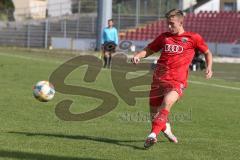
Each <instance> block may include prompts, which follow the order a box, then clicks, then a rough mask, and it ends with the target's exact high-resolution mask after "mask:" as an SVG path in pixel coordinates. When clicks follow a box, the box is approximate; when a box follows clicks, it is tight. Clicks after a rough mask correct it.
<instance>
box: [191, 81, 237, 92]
mask: <svg viewBox="0 0 240 160" xmlns="http://www.w3.org/2000/svg"><path fill="white" fill-rule="evenodd" d="M188 82H189V83H192V84H199V85H204V86H211V87H218V88H224V89H232V90H237V91H240V88H238V87H231V86H224V85H219V84H213V83H205V82H199V81H188Z"/></svg>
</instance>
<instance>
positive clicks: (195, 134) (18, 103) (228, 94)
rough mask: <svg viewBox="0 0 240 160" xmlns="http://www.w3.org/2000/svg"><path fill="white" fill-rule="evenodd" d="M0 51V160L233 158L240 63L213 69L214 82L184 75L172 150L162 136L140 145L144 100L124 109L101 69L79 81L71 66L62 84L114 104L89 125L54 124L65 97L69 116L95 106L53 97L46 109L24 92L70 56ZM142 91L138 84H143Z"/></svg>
mask: <svg viewBox="0 0 240 160" xmlns="http://www.w3.org/2000/svg"><path fill="white" fill-rule="evenodd" d="M41 52H42V51H41V50H39V51H28V50H23V49H5V48H1V49H0V77H1V78H0V84H1V89H0V123H1V128H0V159H4V160H5V159H21V160H22V159H26V160H33V159H34V160H39V159H41V160H48V159H52V160H88V159H89V160H102V159H107V160H128V159H129V160H144V159H152V160H155V159H156V160H159V159H161V160H174V159H179V160H215V159H227V160H230V159H232V160H235V159H239V157H240V153H239V148H240V139H239V135H240V126H239V124H240V123H239V117H240V116H239V115H240V82H239V81H240V70H239V68H240V65H239V64H215V65H214V75H215V76H214V78H213V79H211V80H209V81H207V80H205V79H204V77H203V76H204V72H195V73H191V76H190V80H191V82H190V83H189V87H188V89H186V90H185V93H184V97H183V98H182V99H181V101H179V102H178V103H177V104H176V105H175V106H174V107H173V109H172V113H171V121H172V123H173V124H172V127H173V131H174V133H175V135H176V136H177V137H178V139H179V144H172V143H170V142H168V141H167V139H165V138H164V137H163V136H162V135H160V137H159V142H158V143H157V144H156V145H155V146H154V147H153V148H151V149H149V150H144V149H143V143H144V140H145V138H146V136H147V134H148V133H149V130H150V123H149V121H148V118H147V117H148V110H149V109H148V99H147V98H138V99H137V104H136V106H128V105H127V104H126V103H125V102H124V101H123V100H122V99H121V98H120V97H119V96H118V95H117V93H116V91H115V89H114V87H113V85H112V83H111V79H110V72H109V70H107V69H104V70H102V71H101V73H100V75H99V76H98V78H97V80H96V82H95V83H85V82H84V83H83V79H82V78H83V76H84V74H85V70H86V67H79V68H78V69H76V70H75V71H74V72H72V73H71V75H70V76H69V77H68V78H67V80H66V83H69V84H74V85H84V84H85V85H87V86H88V87H90V88H95V89H98V90H103V91H106V92H109V93H112V94H113V95H115V96H117V97H118V99H119V104H118V106H117V107H116V108H115V109H114V110H113V111H112V112H110V113H108V114H106V115H104V116H102V117H99V118H96V119H92V120H89V121H84V122H79V121H77V122H71V121H62V120H60V119H59V118H58V117H57V116H56V115H55V105H56V104H57V103H58V102H59V101H61V100H63V99H66V98H69V99H73V100H74V103H73V105H72V107H71V111H72V112H73V113H79V112H85V111H88V110H91V109H93V108H95V107H96V106H97V105H98V104H99V103H100V101H99V100H95V99H92V98H87V97H82V96H71V95H64V94H60V93H56V95H55V97H54V99H53V100H52V101H50V102H47V103H42V102H38V101H37V100H36V99H34V98H33V96H32V86H33V85H34V84H35V83H36V82H37V81H39V80H47V79H48V78H49V76H50V74H51V73H52V72H53V71H54V70H55V69H56V68H57V67H58V66H59V65H61V64H62V63H64V62H65V61H66V60H67V59H69V58H71V57H72V56H73V55H72V54H65V53H63V52H61V53H59V54H57V53H55V52H57V51H52V52H50V53H45V52H43V53H41ZM145 87H146V86H145Z"/></svg>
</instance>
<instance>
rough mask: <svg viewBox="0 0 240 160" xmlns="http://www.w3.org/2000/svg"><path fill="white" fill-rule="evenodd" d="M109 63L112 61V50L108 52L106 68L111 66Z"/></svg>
mask: <svg viewBox="0 0 240 160" xmlns="http://www.w3.org/2000/svg"><path fill="white" fill-rule="evenodd" d="M111 63H112V52H109V55H108V68H110V67H111Z"/></svg>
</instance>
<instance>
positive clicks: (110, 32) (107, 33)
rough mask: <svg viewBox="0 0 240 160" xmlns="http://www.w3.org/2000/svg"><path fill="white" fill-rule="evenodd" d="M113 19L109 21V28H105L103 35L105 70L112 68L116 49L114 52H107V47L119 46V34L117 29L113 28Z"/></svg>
mask: <svg viewBox="0 0 240 160" xmlns="http://www.w3.org/2000/svg"><path fill="white" fill-rule="evenodd" d="M113 24H114V23H113V19H109V20H108V27H106V28H104V30H103V35H102V50H103V59H104V68H105V67H106V66H107V67H108V68H110V65H111V59H112V53H113V52H115V49H114V50H113V51H108V50H106V45H109V44H110V45H111V44H113V45H115V46H114V47H116V46H117V45H118V32H117V29H116V28H115V27H113Z"/></svg>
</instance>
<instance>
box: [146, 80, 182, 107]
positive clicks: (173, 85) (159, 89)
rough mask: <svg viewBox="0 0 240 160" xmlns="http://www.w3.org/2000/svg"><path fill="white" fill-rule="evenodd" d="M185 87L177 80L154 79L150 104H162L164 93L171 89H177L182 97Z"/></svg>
mask: <svg viewBox="0 0 240 160" xmlns="http://www.w3.org/2000/svg"><path fill="white" fill-rule="evenodd" d="M183 89H184V85H183V84H182V83H180V82H177V81H161V82H159V81H153V82H152V84H151V91H150V94H149V104H150V106H156V107H158V106H160V105H161V104H162V101H163V98H164V95H165V94H167V93H168V92H170V91H176V92H177V93H178V95H179V97H181V96H182V95H183Z"/></svg>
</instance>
